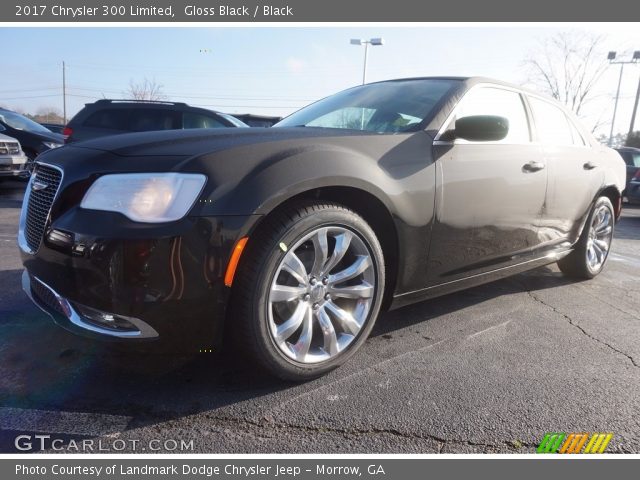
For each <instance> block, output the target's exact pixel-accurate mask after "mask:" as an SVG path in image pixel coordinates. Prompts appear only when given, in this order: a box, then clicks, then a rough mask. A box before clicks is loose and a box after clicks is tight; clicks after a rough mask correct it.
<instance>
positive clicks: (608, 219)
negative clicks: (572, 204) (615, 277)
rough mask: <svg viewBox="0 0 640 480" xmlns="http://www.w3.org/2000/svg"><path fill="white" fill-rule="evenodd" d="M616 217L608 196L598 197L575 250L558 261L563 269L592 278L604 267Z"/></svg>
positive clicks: (580, 276) (567, 272)
mask: <svg viewBox="0 0 640 480" xmlns="http://www.w3.org/2000/svg"><path fill="white" fill-rule="evenodd" d="M614 219H615V216H614V213H613V205H612V204H611V200H609V198H608V197H600V198H598V200H596V202H595V204H594V205H593V209H592V210H591V213H590V214H589V217H588V218H587V222H586V223H585V225H584V229H583V231H582V234H581V235H580V239H579V240H578V242H577V243H576V245H575V247H574V250H573V251H572V252H571V253H570V254H569V255H567V256H566V257H564V258H563V259H561V260H560V261H559V262H558V267H560V270H561V271H562V273H564V274H565V275H567V276H570V277H574V278H584V279H590V278H593V277H595V276H596V275H598V274H599V273H600V272H601V271H602V269H603V268H604V265H605V263H606V261H607V258H608V257H609V250H610V249H611V241H612V240H613V228H614V223H615V220H614Z"/></svg>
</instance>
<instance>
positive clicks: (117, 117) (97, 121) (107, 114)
mask: <svg viewBox="0 0 640 480" xmlns="http://www.w3.org/2000/svg"><path fill="white" fill-rule="evenodd" d="M128 120H129V110H128V109H126V108H108V109H105V110H98V111H97V112H94V113H92V114H91V115H89V118H87V119H86V120H85V122H84V125H85V127H93V128H108V129H111V130H127V124H128Z"/></svg>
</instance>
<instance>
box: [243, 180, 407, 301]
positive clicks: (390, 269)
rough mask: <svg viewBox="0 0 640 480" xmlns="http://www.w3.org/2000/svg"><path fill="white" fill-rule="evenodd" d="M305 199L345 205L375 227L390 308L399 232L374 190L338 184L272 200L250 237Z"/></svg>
mask: <svg viewBox="0 0 640 480" xmlns="http://www.w3.org/2000/svg"><path fill="white" fill-rule="evenodd" d="M305 200H307V201H319V202H331V203H337V204H340V205H343V206H344V207H347V208H349V209H350V210H353V211H354V212H355V213H357V214H358V215H360V216H361V217H362V218H363V219H364V220H365V221H366V222H367V223H368V224H369V225H370V226H371V228H372V229H373V231H374V233H375V234H376V237H377V238H378V241H379V242H380V246H381V247H382V252H383V254H384V258H385V270H386V275H385V278H386V285H385V292H384V295H383V301H382V308H383V309H386V308H387V307H388V306H389V305H390V304H391V300H392V299H393V294H394V292H395V286H396V282H397V277H398V268H399V265H398V256H399V255H398V254H399V241H398V232H397V228H396V225H395V222H394V220H393V215H392V213H391V211H390V209H389V208H388V206H387V205H386V204H385V203H384V202H383V201H382V200H381V199H380V198H378V197H377V196H376V195H374V194H373V193H371V192H368V191H366V190H364V189H361V188H357V187H352V186H335V185H332V186H325V187H316V188H309V189H306V190H302V191H299V192H297V193H296V194H294V195H291V196H288V197H286V198H281V199H280V201H278V202H274V201H272V202H270V205H269V206H270V208H269V210H268V211H263V212H262V213H263V216H262V217H261V219H260V220H259V221H258V222H256V224H255V225H254V226H253V229H252V232H251V233H250V234H249V237H251V236H252V235H253V234H254V233H255V231H257V230H258V229H260V228H261V225H262V224H263V223H264V220H265V219H266V218H268V217H269V216H270V215H272V214H274V213H276V212H277V211H280V210H282V209H285V208H287V207H289V206H290V205H292V204H295V203H298V202H301V201H305ZM249 241H250V240H249Z"/></svg>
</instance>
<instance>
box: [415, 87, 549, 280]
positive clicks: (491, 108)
mask: <svg viewBox="0 0 640 480" xmlns="http://www.w3.org/2000/svg"><path fill="white" fill-rule="evenodd" d="M471 115H498V116H501V117H505V118H507V120H508V121H509V132H508V134H507V136H506V138H504V139H503V140H501V141H497V142H469V141H465V140H461V139H456V140H453V141H449V142H443V141H438V140H437V139H436V141H435V142H434V144H435V146H434V158H435V159H436V169H437V170H436V171H437V180H436V182H437V185H436V221H435V223H434V226H433V230H432V241H431V248H430V252H429V269H428V271H429V273H428V275H429V282H430V284H431V285H436V284H439V283H444V282H448V281H453V280H456V279H459V278H463V277H467V276H469V275H473V274H478V273H483V272H487V271H490V270H494V269H496V268H500V267H503V266H507V265H511V264H515V263H519V262H521V261H523V259H527V258H530V255H531V252H532V250H533V249H535V248H536V247H537V246H538V245H539V243H540V239H539V237H538V223H539V221H540V218H541V214H542V208H543V205H544V199H545V190H546V185H547V171H546V168H545V163H544V161H543V159H542V155H541V149H540V146H539V145H537V144H534V143H532V141H531V129H530V125H529V119H528V115H527V110H526V107H525V103H524V101H523V98H522V96H521V95H520V93H518V92H516V91H512V90H509V89H503V88H499V87H475V88H473V89H471V90H470V91H469V92H468V93H467V94H466V95H465V96H464V97H463V99H462V100H461V102H460V103H459V105H458V106H457V107H456V109H455V111H454V115H453V118H451V119H450V121H449V124H448V126H447V128H446V129H445V131H446V130H450V129H454V125H455V121H456V119H458V118H462V117H466V116H471ZM443 135H444V136H445V138H446V133H444V134H443Z"/></svg>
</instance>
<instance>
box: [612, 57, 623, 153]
mask: <svg viewBox="0 0 640 480" xmlns="http://www.w3.org/2000/svg"><path fill="white" fill-rule="evenodd" d="M622 72H624V63H622V62H620V77H619V78H618V90H616V101H615V103H614V104H613V118H612V119H611V130H610V131H609V146H611V145H612V144H613V126H614V125H615V123H616V113H617V112H618V98H620V85H621V84H622Z"/></svg>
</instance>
